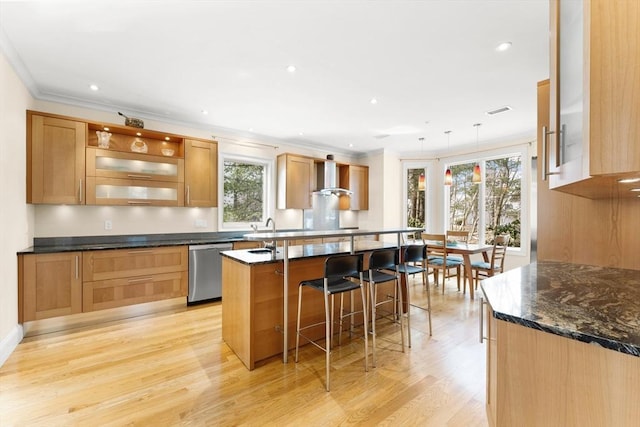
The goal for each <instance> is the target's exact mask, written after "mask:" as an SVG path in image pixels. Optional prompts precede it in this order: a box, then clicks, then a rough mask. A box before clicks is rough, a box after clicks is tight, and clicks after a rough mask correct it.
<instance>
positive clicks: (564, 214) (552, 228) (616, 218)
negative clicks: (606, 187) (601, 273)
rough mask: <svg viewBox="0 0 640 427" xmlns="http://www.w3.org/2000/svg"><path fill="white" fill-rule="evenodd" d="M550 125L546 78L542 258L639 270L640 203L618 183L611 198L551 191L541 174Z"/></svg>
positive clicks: (542, 90) (541, 99)
mask: <svg viewBox="0 0 640 427" xmlns="http://www.w3.org/2000/svg"><path fill="white" fill-rule="evenodd" d="M548 123H549V81H548V80H545V81H542V82H540V83H538V180H537V199H538V206H539V209H538V248H537V249H538V251H537V257H538V260H539V261H564V262H572V263H579V264H591V265H600V266H608V267H618V268H630V269H635V270H640V257H638V255H637V254H638V253H640V240H639V239H638V238H637V235H638V234H637V230H638V221H639V220H638V218H640V203H639V202H640V200H639V199H638V198H637V197H628V193H631V192H630V191H628V190H627V189H626V188H625V185H624V184H620V183H617V182H616V183H613V184H611V185H612V186H613V188H614V190H612V193H613V194H612V195H611V196H610V198H606V199H605V198H602V199H596V200H591V199H587V198H584V197H577V196H575V195H573V194H567V193H564V192H561V191H555V190H550V189H549V182H548V181H544V180H543V179H542V178H543V177H542V172H541V171H542V167H543V165H542V159H543V155H542V152H543V141H544V138H543V135H542V133H543V128H544V126H545V125H548ZM626 186H627V187H628V184H627V185H626ZM541 208H542V209H541Z"/></svg>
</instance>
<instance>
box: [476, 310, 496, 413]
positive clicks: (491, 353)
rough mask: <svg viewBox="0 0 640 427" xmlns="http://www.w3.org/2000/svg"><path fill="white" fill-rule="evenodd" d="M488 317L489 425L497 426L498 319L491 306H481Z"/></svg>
mask: <svg viewBox="0 0 640 427" xmlns="http://www.w3.org/2000/svg"><path fill="white" fill-rule="evenodd" d="M485 307H486V312H485V315H486V317H487V418H488V420H489V425H491V426H495V425H496V419H497V410H498V406H497V398H498V373H497V369H498V334H497V330H496V328H497V324H496V319H495V318H494V317H493V310H492V309H491V306H490V305H489V304H481V305H480V310H485Z"/></svg>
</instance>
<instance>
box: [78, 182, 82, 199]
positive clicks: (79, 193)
mask: <svg viewBox="0 0 640 427" xmlns="http://www.w3.org/2000/svg"><path fill="white" fill-rule="evenodd" d="M78 187H79V188H78V199H80V203H82V178H80V185H79V186H78Z"/></svg>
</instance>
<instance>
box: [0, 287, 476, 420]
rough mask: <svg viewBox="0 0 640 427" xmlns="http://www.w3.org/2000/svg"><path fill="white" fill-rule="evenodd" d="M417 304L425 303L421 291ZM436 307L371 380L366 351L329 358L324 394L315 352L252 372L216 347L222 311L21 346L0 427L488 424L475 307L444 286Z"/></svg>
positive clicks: (1, 374) (381, 359) (0, 384)
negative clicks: (329, 372) (328, 378)
mask: <svg viewBox="0 0 640 427" xmlns="http://www.w3.org/2000/svg"><path fill="white" fill-rule="evenodd" d="M412 295H413V297H412V298H413V301H412V302H413V303H415V304H417V305H420V304H422V302H423V301H424V299H423V297H424V290H423V289H422V287H421V285H415V286H413V287H412ZM432 304H433V337H429V335H428V326H427V320H426V313H425V312H424V311H422V310H420V309H418V308H412V311H411V316H412V317H411V319H412V324H411V326H412V328H411V329H412V330H411V334H412V339H413V343H412V344H413V346H412V348H411V349H409V350H408V351H407V352H406V353H405V354H403V353H401V352H400V346H399V341H397V338H398V333H397V329H396V326H393V325H389V326H388V327H386V328H382V329H383V330H382V331H379V335H378V336H379V338H378V347H379V350H378V365H377V367H376V368H373V369H370V371H369V372H367V373H365V372H364V369H363V354H362V344H361V341H358V340H354V341H353V342H352V343H348V344H344V345H343V346H341V347H339V348H336V349H335V350H334V352H333V354H332V376H331V387H332V389H331V392H330V393H327V392H326V391H325V389H324V354H323V353H322V352H321V351H319V350H318V349H316V348H314V347H313V346H305V348H304V349H303V350H301V354H300V362H299V363H297V364H296V363H294V362H293V352H292V353H291V357H290V362H289V363H288V364H286V365H285V364H283V363H282V361H281V359H280V358H274V359H272V360H269V361H267V362H266V363H265V364H263V365H262V366H260V367H259V368H257V369H255V370H254V371H251V372H250V371H248V370H247V369H246V368H245V367H244V365H243V364H242V363H241V362H240V361H239V360H238V359H237V358H236V357H235V355H234V354H233V352H232V351H231V350H230V349H229V348H228V347H227V346H226V345H225V343H224V342H223V341H222V338H221V317H222V316H221V305H220V303H213V304H208V305H202V306H195V307H190V308H185V309H183V310H179V311H171V312H164V313H160V314H156V315H153V316H146V317H140V318H135V319H129V320H126V321H120V322H113V323H110V324H107V325H102V326H100V327H91V328H84V329H81V330H75V331H72V332H65V333H55V334H48V335H41V336H37V337H33V338H27V339H25V340H24V341H23V342H22V343H21V344H20V345H19V346H18V348H17V349H16V351H15V352H14V353H13V354H12V355H11V356H10V358H9V359H8V360H7V361H6V362H5V364H4V365H3V366H2V367H1V368H0V425H1V426H27V425H28V426H39V425H42V426H61V425H64V426H67V425H82V426H98V425H99V426H106V425H153V426H165V425H196V426H200V425H260V426H262V425H278V426H280V425H323V426H336V425H402V426H407V425H420V426H465V427H466V426H486V425H487V420H486V415H485V410H484V402H485V378H484V375H485V348H484V345H482V344H480V343H479V342H478V310H479V304H478V301H477V300H476V301H470V300H469V297H468V294H467V295H464V296H463V295H462V294H461V293H460V292H458V291H457V290H456V286H455V284H454V283H453V282H451V284H448V285H447V287H446V292H445V294H444V296H443V295H442V294H441V288H437V289H433V288H432Z"/></svg>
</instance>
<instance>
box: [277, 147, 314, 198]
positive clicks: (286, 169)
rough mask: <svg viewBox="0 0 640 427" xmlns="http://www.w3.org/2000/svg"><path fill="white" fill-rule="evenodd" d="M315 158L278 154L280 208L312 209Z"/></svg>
mask: <svg viewBox="0 0 640 427" xmlns="http://www.w3.org/2000/svg"><path fill="white" fill-rule="evenodd" d="M313 167H314V163H313V159H312V158H309V157H302V156H295V155H291V154H281V155H280V156H278V195H277V196H278V198H277V208H278V209H310V208H311V193H313V173H314V170H313Z"/></svg>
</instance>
